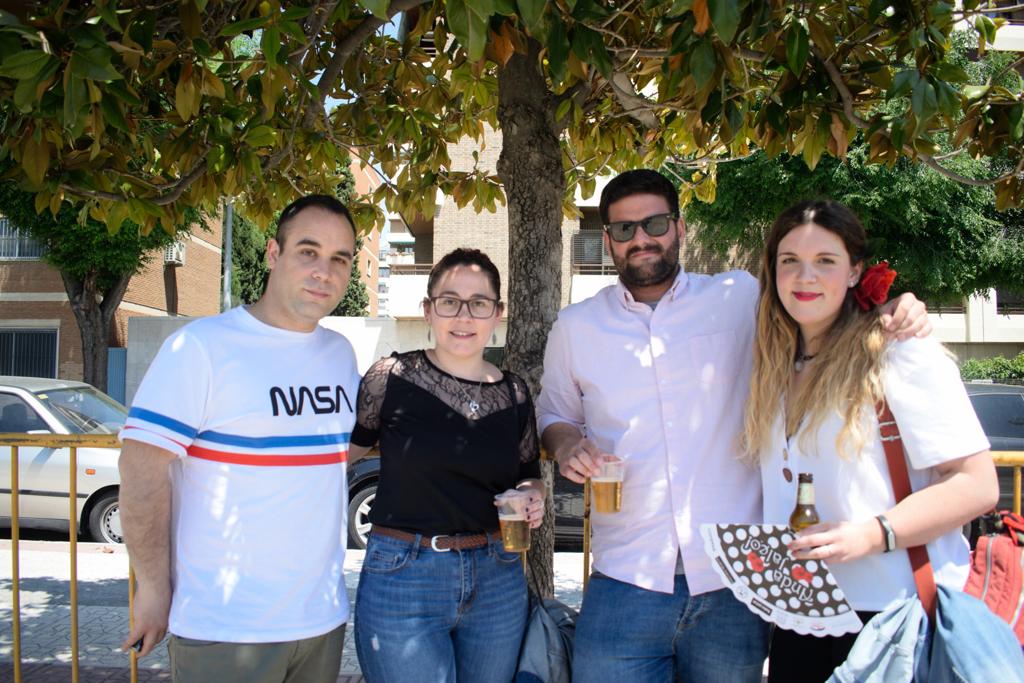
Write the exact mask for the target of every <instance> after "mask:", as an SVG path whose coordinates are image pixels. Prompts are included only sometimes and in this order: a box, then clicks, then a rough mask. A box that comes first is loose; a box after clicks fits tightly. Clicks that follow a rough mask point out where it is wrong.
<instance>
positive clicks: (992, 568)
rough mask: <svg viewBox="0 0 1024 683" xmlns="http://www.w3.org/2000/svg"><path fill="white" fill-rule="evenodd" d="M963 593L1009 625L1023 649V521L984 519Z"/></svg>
mask: <svg viewBox="0 0 1024 683" xmlns="http://www.w3.org/2000/svg"><path fill="white" fill-rule="evenodd" d="M982 524H983V525H985V526H987V527H988V530H987V531H988V533H986V534H984V535H983V536H980V537H979V538H978V545H977V547H976V548H975V549H974V554H973V556H972V557H971V574H970V576H968V577H967V585H966V586H964V592H965V593H967V594H968V595H973V596H974V597H976V598H978V599H979V600H981V601H982V602H984V603H985V604H986V605H988V608H989V609H990V610H992V612H993V613H994V614H995V615H996V616H997V617H999V618H1000V619H1002V620H1003V621H1005V622H1006V623H1007V624H1009V625H1010V628H1011V629H1013V634H1014V635H1015V636H1017V641H1018V642H1020V643H1021V645H1024V517H1021V516H1020V515H1018V514H1016V513H1013V512H1008V511H1006V510H1003V511H1002V512H993V513H990V514H989V515H986V516H985V518H983V520H982Z"/></svg>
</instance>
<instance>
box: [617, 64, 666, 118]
mask: <svg viewBox="0 0 1024 683" xmlns="http://www.w3.org/2000/svg"><path fill="white" fill-rule="evenodd" d="M609 83H610V84H611V86H612V92H613V93H614V94H615V99H617V100H618V101H619V104H621V105H622V108H623V110H624V113H625V114H627V115H628V116H630V117H631V118H633V119H635V120H636V121H638V122H639V123H640V125H642V126H643V127H644V128H646V129H647V130H657V129H658V128H659V127H660V125H661V124H660V122H659V121H658V117H657V116H655V115H654V112H653V111H651V110H652V109H653V108H654V107H655V104H654V103H653V102H651V101H650V100H648V99H647V98H646V97H642V96H641V95H639V94H637V92H636V88H634V87H633V81H632V80H630V78H629V76H628V75H626V74H624V73H622V72H621V71H616V72H614V73H612V77H611V79H610V80H609Z"/></svg>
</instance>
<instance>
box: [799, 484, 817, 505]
mask: <svg viewBox="0 0 1024 683" xmlns="http://www.w3.org/2000/svg"><path fill="white" fill-rule="evenodd" d="M796 504H797V505H814V486H813V485H812V484H800V486H799V487H797V490H796Z"/></svg>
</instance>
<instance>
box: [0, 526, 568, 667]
mask: <svg viewBox="0 0 1024 683" xmlns="http://www.w3.org/2000/svg"><path fill="white" fill-rule="evenodd" d="M363 554H364V553H363V551H361V550H349V551H347V552H346V553H345V588H346V589H347V592H348V596H349V604H350V605H351V604H352V603H353V602H354V601H355V591H356V584H357V583H358V580H359V570H360V569H361V568H362V564H363ZM19 555H20V571H19V575H20V578H21V581H20V602H21V661H22V681H23V683H56V682H57V681H69V680H71V644H70V637H71V617H70V614H71V608H70V604H71V603H70V581H69V577H70V558H69V555H68V544H67V543H61V542H52V541H22V542H21V545H20V551H19ZM11 577H12V549H11V542H10V541H9V540H0V681H10V680H13V678H14V676H13V670H14V665H13V656H14V637H13V632H12V631H13V626H12V619H13V614H12V606H13V603H14V598H13V593H12V589H11V584H12V582H11ZM555 594H556V596H557V597H558V598H559V599H560V600H562V601H563V602H565V603H566V604H568V605H571V606H572V607H575V608H577V609H579V606H580V602H581V601H582V599H583V556H582V554H581V553H555ZM351 623H352V622H351V621H350V622H349V628H348V629H346V632H345V648H344V651H343V653H342V660H341V676H340V677H339V678H338V683H361V681H362V676H361V675H359V662H358V661H357V659H356V654H355V645H354V643H353V641H352V628H351ZM78 624H79V629H78V649H79V674H80V681H81V683H100V682H103V683H106V682H107V681H127V680H129V671H128V655H127V654H125V653H123V652H121V650H120V649H119V648H120V644H121V641H122V640H123V639H124V637H125V635H126V634H127V633H128V555H127V553H126V552H125V549H124V546H116V545H106V544H102V543H79V544H78ZM168 666H169V663H168V659H167V646H166V641H164V642H163V643H161V644H160V646H159V647H157V649H156V650H154V651H153V653H152V654H150V655H149V656H147V657H146V658H145V659H142V660H140V661H139V681H140V682H142V683H150V682H155V681H169V680H170V673H169V671H168Z"/></svg>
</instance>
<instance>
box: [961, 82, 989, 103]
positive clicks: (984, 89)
mask: <svg viewBox="0 0 1024 683" xmlns="http://www.w3.org/2000/svg"><path fill="white" fill-rule="evenodd" d="M989 87H990V86H987V85H968V86H966V87H965V88H964V90H963V92H964V97H966V98H967V99H969V100H980V99H981V98H982V97H984V96H985V95H986V94H987V93H988V91H989Z"/></svg>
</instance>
